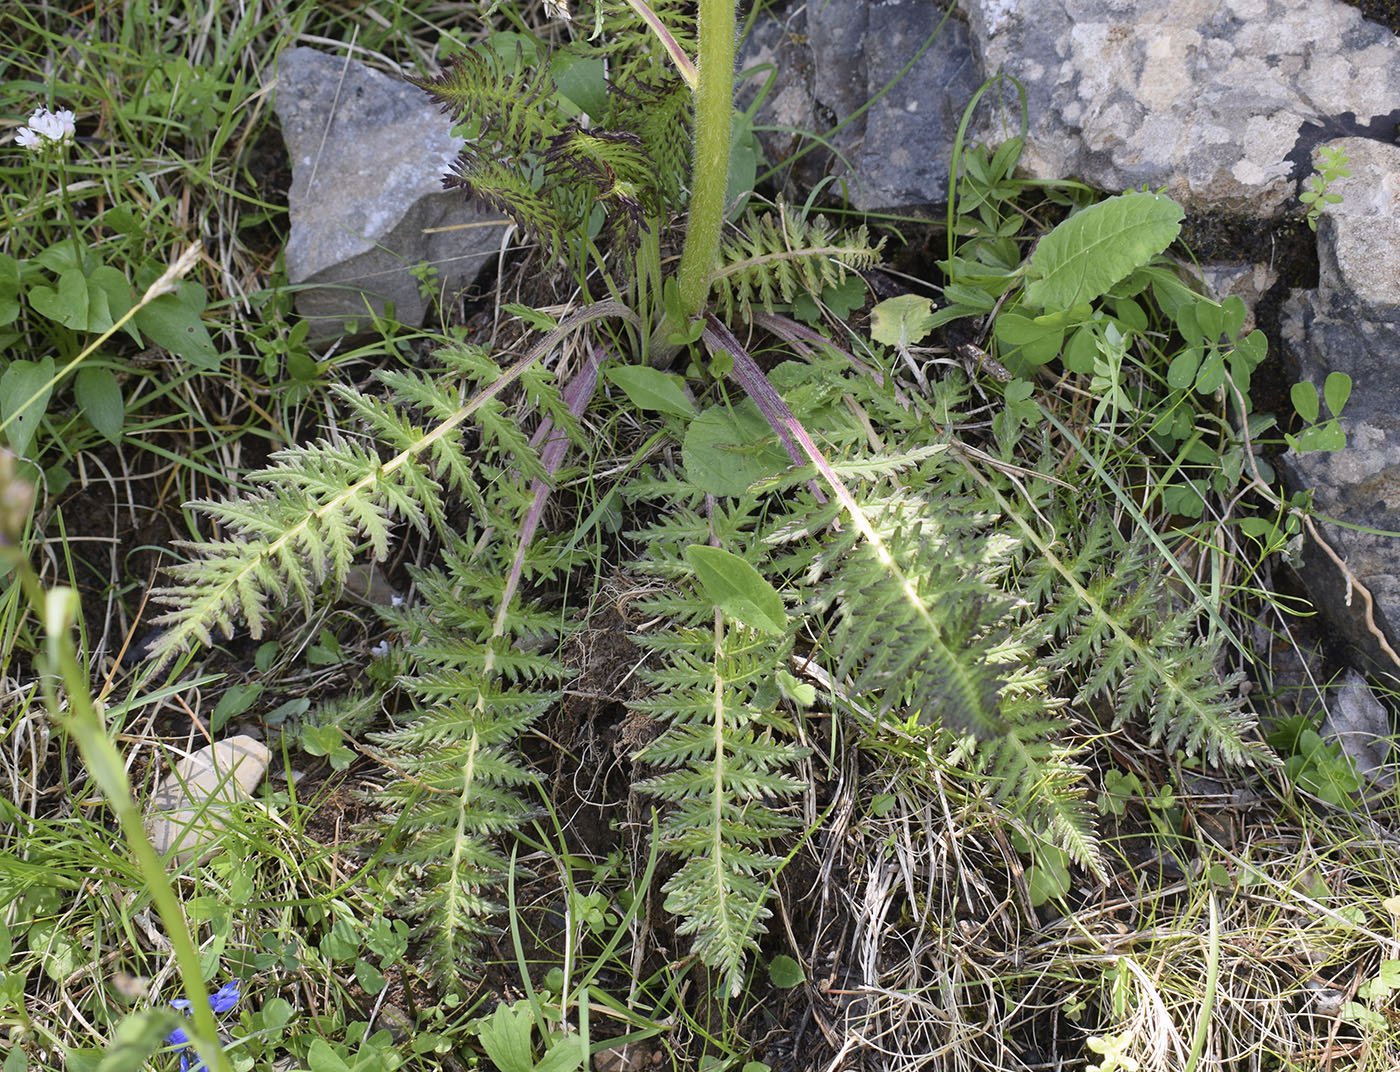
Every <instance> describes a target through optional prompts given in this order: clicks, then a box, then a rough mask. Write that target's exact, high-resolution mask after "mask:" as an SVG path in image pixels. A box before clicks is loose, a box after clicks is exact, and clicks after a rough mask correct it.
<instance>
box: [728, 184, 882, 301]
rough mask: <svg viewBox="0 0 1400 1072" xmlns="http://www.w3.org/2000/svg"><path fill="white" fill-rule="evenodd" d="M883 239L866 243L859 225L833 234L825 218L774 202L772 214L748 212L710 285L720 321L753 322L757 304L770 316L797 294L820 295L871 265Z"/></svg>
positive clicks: (730, 238)
mask: <svg viewBox="0 0 1400 1072" xmlns="http://www.w3.org/2000/svg"><path fill="white" fill-rule="evenodd" d="M884 244H885V243H884V239H881V240H880V241H879V242H877V243H876V244H875V245H873V246H872V245H871V244H870V239H869V235H868V233H867V231H866V229H865V228H864V227H860V228H857V229H856V230H855V231H854V232H853V233H842V234H838V233H837V232H836V231H835V229H834V228H833V227H832V226H831V225H830V224H829V223H828V222H827V220H826V218H825V217H824V216H804V215H803V214H802V213H801V212H799V211H798V210H797V209H793V208H790V207H789V206H787V205H786V204H783V203H781V202H779V204H778V211H777V212H753V211H751V212H750V213H749V214H748V216H746V217H745V219H744V222H743V223H742V224H741V225H740V227H739V228H738V229H737V230H736V231H735V232H734V233H732V234H731V235H729V236H728V237H726V239H725V240H724V242H723V244H722V245H721V248H720V258H721V265H720V269H719V271H718V272H717V273H716V274H715V280H714V286H715V291H716V293H717V296H718V299H719V302H720V305H721V307H722V308H723V310H724V319H726V320H730V321H732V320H733V319H734V317H735V315H736V314H737V315H738V316H739V317H740V318H742V319H744V320H751V319H753V306H754V305H755V304H758V305H759V306H761V307H762V308H763V310H764V311H765V312H769V313H771V312H772V311H773V307H774V306H775V305H776V304H778V303H779V302H783V303H789V302H791V301H792V300H793V299H794V298H796V297H797V296H798V295H799V294H812V295H819V294H821V292H822V290H823V289H825V288H826V287H829V286H835V285H837V284H839V283H843V282H845V280H846V275H847V273H849V272H859V271H862V270H864V269H866V268H872V267H874V266H875V265H876V264H877V263H878V262H879V259H880V250H881V248H882V247H883V246H884Z"/></svg>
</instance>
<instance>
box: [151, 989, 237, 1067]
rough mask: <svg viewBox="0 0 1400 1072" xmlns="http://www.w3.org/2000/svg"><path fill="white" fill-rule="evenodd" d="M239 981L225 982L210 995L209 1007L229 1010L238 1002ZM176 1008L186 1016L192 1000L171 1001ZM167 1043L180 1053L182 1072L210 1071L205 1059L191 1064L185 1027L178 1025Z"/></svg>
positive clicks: (224, 1010)
mask: <svg viewBox="0 0 1400 1072" xmlns="http://www.w3.org/2000/svg"><path fill="white" fill-rule="evenodd" d="M238 996H239V995H238V982H237V980H235V981H233V982H231V983H225V984H224V985H223V986H221V987H219V989H218V990H217V991H216V992H215V993H213V994H210V995H209V1007H210V1008H211V1009H213V1010H214V1011H215V1012H216V1013H224V1012H228V1011H229V1010H230V1009H232V1008H233V1007H234V1006H235V1005H237V1004H238ZM170 1004H171V1005H172V1006H173V1007H174V1008H176V1009H179V1010H180V1011H181V1012H183V1013H184V1014H185V1015H186V1016H188V1015H189V1011H190V1002H189V999H188V998H176V999H175V1000H174V1001H172V1002H171V1003H170ZM165 1044H166V1045H167V1046H174V1047H176V1048H177V1049H179V1050H180V1051H181V1053H180V1072H209V1070H208V1068H207V1067H206V1066H205V1064H204V1062H203V1061H195V1062H194V1064H193V1066H192V1065H191V1064H190V1055H189V1054H188V1053H185V1052H184V1051H185V1050H187V1049H189V1046H190V1036H189V1034H188V1033H186V1031H185V1029H184V1028H183V1027H177V1028H176V1029H175V1030H174V1031H172V1032H170V1034H168V1035H166V1036H165Z"/></svg>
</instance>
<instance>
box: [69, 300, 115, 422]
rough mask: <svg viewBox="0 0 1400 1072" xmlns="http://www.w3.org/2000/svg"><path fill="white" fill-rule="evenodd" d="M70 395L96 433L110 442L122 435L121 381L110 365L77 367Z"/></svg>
mask: <svg viewBox="0 0 1400 1072" xmlns="http://www.w3.org/2000/svg"><path fill="white" fill-rule="evenodd" d="M109 326H110V325H109ZM73 397H74V398H75V399H76V400H77V402H78V407H79V408H80V409H81V410H82V411H83V416H84V417H86V418H87V419H88V423H89V424H90V425H92V426H93V427H94V428H95V429H97V433H98V434H99V435H101V436H103V437H105V438H106V439H109V440H111V441H112V442H113V443H115V442H116V441H117V440H119V439H120V438H121V437H122V428H123V426H124V425H125V423H126V403H125V401H123V399H122V389H121V385H120V384H118V383H117V378H116V376H114V375H113V374H112V372H111V370H110V369H104V368H85V369H82V370H80V371H79V372H78V375H77V378H76V379H75V380H74V381H73Z"/></svg>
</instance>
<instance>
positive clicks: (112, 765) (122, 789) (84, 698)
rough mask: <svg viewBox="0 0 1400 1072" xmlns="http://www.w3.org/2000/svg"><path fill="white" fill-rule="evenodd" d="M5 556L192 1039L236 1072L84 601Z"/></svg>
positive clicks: (9, 550)
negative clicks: (122, 845) (81, 632)
mask: <svg viewBox="0 0 1400 1072" xmlns="http://www.w3.org/2000/svg"><path fill="white" fill-rule="evenodd" d="M0 551H2V552H3V553H4V557H5V558H7V559H9V563H10V565H11V566H12V567H13V569H14V570H15V572H16V574H17V575H18V576H19V578H20V582H21V583H22V585H23V586H24V589H25V592H26V593H27V595H28V597H29V601H30V605H31V606H32V607H34V609H35V610H36V611H38V612H40V613H42V614H43V617H44V626H45V631H46V634H47V640H46V648H47V651H46V655H47V663H48V666H47V670H48V673H46V674H45V675H44V678H43V681H44V689H45V700H46V702H47V704H48V707H49V710H50V711H52V712H53V713H54V714H55V715H58V714H59V712H60V711H61V710H62V706H61V703H60V701H59V698H58V696H57V691H56V689H55V684H56V682H55V680H54V676H55V675H57V677H58V678H60V679H61V680H62V682H63V690H64V694H65V699H66V700H67V707H68V710H67V715H66V716H65V717H64V718H63V719H62V721H63V724H64V725H65V726H66V727H67V729H68V730H69V731H71V733H72V735H73V738H74V740H75V741H76V742H77V745H78V750H79V752H81V753H82V757H83V762H84V763H85V764H86V765H87V769H88V773H89V774H91V775H92V777H93V780H94V781H96V782H97V785H98V788H99V789H101V791H102V794H103V796H105V797H106V798H107V803H108V805H109V806H110V807H111V809H112V811H113V812H115V813H116V816H117V822H118V824H119V825H120V826H121V831H122V836H123V837H124V838H125V839H126V843H127V847H128V848H130V850H131V853H132V855H133V856H134V857H135V858H136V863H137V865H138V867H139V868H140V869H141V876H142V878H143V879H144V880H145V883H146V888H147V889H148V890H149V891H150V894H151V901H152V903H153V904H154V905H155V908H156V912H157V913H158V914H159V915H160V920H161V923H163V924H164V925H165V933H166V936H167V937H168V938H169V939H170V944H171V946H172V947H173V948H174V951H175V964H176V967H177V968H178V969H179V972H180V981H181V982H182V983H183V985H184V988H185V995H186V997H188V998H189V1002H190V1011H191V1013H192V1014H193V1018H194V1023H193V1024H192V1025H191V1026H192V1027H193V1030H192V1031H190V1032H189V1034H190V1038H191V1040H192V1041H193V1043H194V1045H195V1047H196V1049H197V1050H198V1051H199V1055H200V1057H202V1058H203V1059H204V1061H205V1063H206V1064H207V1065H208V1066H209V1068H210V1069H211V1072H232V1066H231V1065H230V1064H229V1060H228V1056H227V1055H226V1054H225V1053H224V1051H223V1049H222V1047H220V1046H219V1044H218V1038H219V1024H218V1021H216V1020H215V1019H214V1012H213V1010H212V1009H211V1008H210V1006H209V990H208V988H207V987H206V986H205V985H204V973H203V971H202V970H201V968H200V963H199V951H198V950H197V949H196V948H195V945H194V941H193V940H192V939H191V938H190V931H189V923H188V922H187V921H186V919H185V914H184V912H183V911H182V910H181V908H180V902H179V901H178V900H177V899H176V897H175V893H174V891H173V890H172V889H171V888H170V882H169V880H168V878H167V877H166V873H165V867H164V865H163V864H162V863H161V859H160V856H159V855H158V854H157V853H156V850H155V848H154V847H153V846H152V845H151V842H150V839H149V838H148V837H147V836H146V830H145V825H144V824H143V822H142V819H141V811H140V808H138V807H137V805H136V801H135V799H134V798H133V797H132V794H131V783H130V781H129V780H128V779H127V776H126V767H125V765H124V764H123V763H122V758H121V756H120V754H118V752H117V749H116V746H115V745H113V744H112V739H111V737H110V736H108V733H107V727H106V725H105V723H104V722H103V720H102V716H101V715H100V714H99V713H98V711H97V707H96V705H95V704H94V703H93V701H92V693H91V692H90V690H89V688H88V680H87V674H86V673H85V671H84V669H83V667H82V666H81V664H79V662H78V659H77V656H76V654H75V652H74V648H73V639H72V636H71V634H70V630H71V628H72V625H73V622H74V620H75V618H76V615H77V607H78V595H77V593H76V592H75V591H73V590H72V589H71V588H55V589H52V590H51V591H48V592H45V591H44V589H43V587H42V585H41V584H40V582H39V578H38V577H37V576H36V575H35V573H34V571H33V569H32V568H31V567H30V565H29V560H28V559H27V558H25V556H24V555H23V553H22V552H21V551H20V550H19V548H18V547H16V546H14V545H10V544H6V543H5V542H4V539H3V536H0Z"/></svg>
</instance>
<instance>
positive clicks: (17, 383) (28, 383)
mask: <svg viewBox="0 0 1400 1072" xmlns="http://www.w3.org/2000/svg"><path fill="white" fill-rule="evenodd" d="M52 392H53V358H51V357H44V358H42V359H40V360H39V361H24V360H16V361H11V362H10V367H9V368H7V369H6V370H5V374H4V375H3V376H0V425H3V427H4V429H5V436H6V438H7V439H8V440H9V441H10V446H11V448H13V450H14V452H15V453H16V454H18V455H20V456H23V455H25V454H28V453H29V446H30V444H31V443H33V442H34V434H35V433H36V432H37V431H38V430H39V422H40V421H41V420H43V418H44V411H45V410H46V409H48V405H49V395H50V394H51V393H52Z"/></svg>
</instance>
